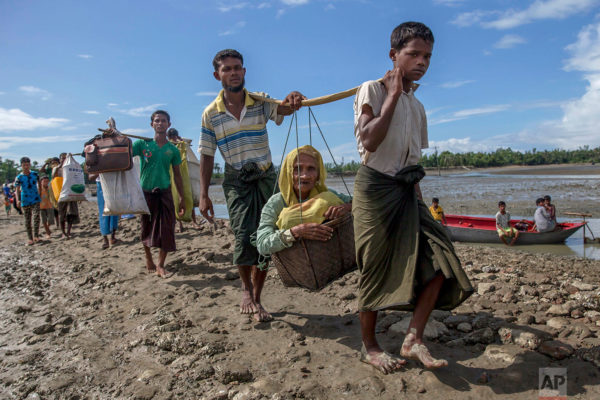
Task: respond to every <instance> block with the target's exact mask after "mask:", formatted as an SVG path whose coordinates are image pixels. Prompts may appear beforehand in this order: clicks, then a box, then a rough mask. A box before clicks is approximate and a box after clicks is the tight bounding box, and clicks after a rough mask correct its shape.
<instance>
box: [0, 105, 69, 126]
mask: <svg viewBox="0 0 600 400" xmlns="http://www.w3.org/2000/svg"><path fill="white" fill-rule="evenodd" d="M67 122H69V120H68V119H66V118H41V117H37V118H36V117H33V116H31V115H30V114H27V113H26V112H24V111H21V110H19V109H18V108H13V109H6V108H2V107H0V132H13V131H30V130H33V129H43V128H56V127H58V126H60V125H62V124H66V123H67Z"/></svg>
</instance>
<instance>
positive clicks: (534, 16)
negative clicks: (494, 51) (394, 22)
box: [452, 0, 600, 29]
mask: <svg viewBox="0 0 600 400" xmlns="http://www.w3.org/2000/svg"><path fill="white" fill-rule="evenodd" d="M598 4H600V0H536V1H534V2H533V3H531V4H530V5H529V7H527V8H525V9H522V10H515V9H509V10H506V11H498V10H494V11H482V10H474V11H469V12H465V13H462V14H459V15H458V16H457V17H456V18H455V19H454V20H453V21H452V23H453V24H455V25H458V26H471V25H475V24H480V25H481V26H482V27H484V28H494V29H510V28H515V27H517V26H521V25H525V24H530V23H533V22H535V21H538V20H545V19H565V18H567V17H570V16H571V15H575V14H581V13H585V12H589V11H590V10H591V9H592V8H594V7H596V6H597V5H598ZM492 17H493V18H492Z"/></svg>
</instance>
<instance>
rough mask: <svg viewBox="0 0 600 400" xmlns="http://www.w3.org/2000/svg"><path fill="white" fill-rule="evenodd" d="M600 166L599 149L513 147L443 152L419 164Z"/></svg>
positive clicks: (447, 165) (484, 166)
mask: <svg viewBox="0 0 600 400" xmlns="http://www.w3.org/2000/svg"><path fill="white" fill-rule="evenodd" d="M596 162H600V147H596V148H595V149H590V147H589V146H584V147H580V148H579V149H577V150H560V149H554V150H544V151H537V150H536V149H533V150H531V151H529V150H528V151H526V152H524V153H522V152H520V151H514V150H512V149H511V148H510V147H509V148H507V149H502V148H499V149H497V150H496V151H493V152H490V153H482V152H477V153H475V152H468V153H452V152H450V151H443V152H441V153H438V152H435V153H432V154H429V155H423V157H422V158H421V162H420V164H421V165H422V166H424V167H437V166H440V167H443V168H445V167H460V166H464V167H475V168H486V167H503V166H505V165H548V164H571V163H596Z"/></svg>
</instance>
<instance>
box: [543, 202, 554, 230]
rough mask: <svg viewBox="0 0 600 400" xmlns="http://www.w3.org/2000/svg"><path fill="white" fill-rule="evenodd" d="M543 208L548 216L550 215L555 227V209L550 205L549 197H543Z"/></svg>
mask: <svg viewBox="0 0 600 400" xmlns="http://www.w3.org/2000/svg"><path fill="white" fill-rule="evenodd" d="M544 207H545V208H546V211H548V214H550V218H551V219H552V221H553V222H554V225H555V226H556V207H554V204H552V197H550V195H545V196H544Z"/></svg>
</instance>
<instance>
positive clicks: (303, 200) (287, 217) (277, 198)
mask: <svg viewBox="0 0 600 400" xmlns="http://www.w3.org/2000/svg"><path fill="white" fill-rule="evenodd" d="M326 177H327V172H326V170H325V167H324V165H323V159H322V158H321V154H320V153H319V152H318V151H317V150H316V149H315V148H314V147H312V146H302V147H300V148H298V149H295V150H293V151H292V152H290V153H289V154H288V155H287V156H286V158H285V160H284V162H283V164H282V165H281V172H280V174H279V189H280V190H281V192H279V193H276V194H274V195H273V196H271V198H270V199H269V201H268V202H267V203H266V204H265V206H264V207H263V209H262V214H261V217H260V224H259V226H258V231H257V232H256V239H257V240H256V247H257V248H258V252H259V253H260V254H262V255H264V256H268V255H270V254H273V253H276V252H278V251H281V250H283V249H285V248H287V247H291V246H292V245H293V244H294V242H295V241H296V240H298V239H301V238H303V239H312V240H321V241H327V240H329V239H330V238H331V236H332V234H333V229H332V228H330V227H329V226H326V225H323V224H322V222H323V221H326V220H332V219H335V218H338V217H341V216H342V215H345V214H348V213H350V212H351V211H352V197H350V196H347V195H344V194H341V193H337V192H336V191H334V190H331V189H327V186H325V179H326ZM263 266H264V265H263Z"/></svg>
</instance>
